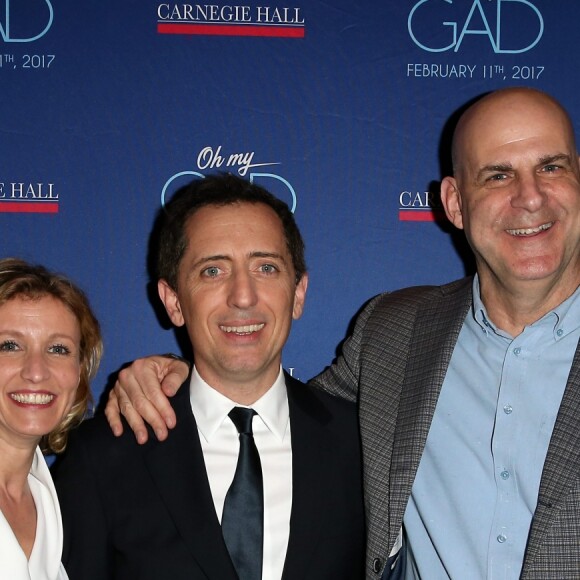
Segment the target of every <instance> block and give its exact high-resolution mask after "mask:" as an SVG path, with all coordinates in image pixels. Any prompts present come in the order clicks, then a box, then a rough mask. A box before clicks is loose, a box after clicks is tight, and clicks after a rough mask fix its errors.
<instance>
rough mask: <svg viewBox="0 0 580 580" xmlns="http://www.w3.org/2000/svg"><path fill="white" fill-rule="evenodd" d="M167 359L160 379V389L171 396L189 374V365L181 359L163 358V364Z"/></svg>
mask: <svg viewBox="0 0 580 580" xmlns="http://www.w3.org/2000/svg"><path fill="white" fill-rule="evenodd" d="M167 361H169V364H168V365H167V367H166V369H165V372H166V375H165V377H163V380H162V381H161V389H162V390H163V392H164V393H165V394H166V395H167V396H168V397H173V395H175V393H177V391H178V389H179V387H181V385H183V383H184V382H185V379H187V377H188V375H189V365H188V364H187V363H186V362H184V361H183V360H182V359H164V361H163V362H164V364H166V363H167Z"/></svg>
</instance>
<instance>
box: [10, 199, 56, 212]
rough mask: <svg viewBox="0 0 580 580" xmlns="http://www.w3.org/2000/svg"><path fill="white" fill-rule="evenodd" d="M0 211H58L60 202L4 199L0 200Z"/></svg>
mask: <svg viewBox="0 0 580 580" xmlns="http://www.w3.org/2000/svg"><path fill="white" fill-rule="evenodd" d="M0 213H58V203H52V202H36V203H35V202H26V201H3V202H0Z"/></svg>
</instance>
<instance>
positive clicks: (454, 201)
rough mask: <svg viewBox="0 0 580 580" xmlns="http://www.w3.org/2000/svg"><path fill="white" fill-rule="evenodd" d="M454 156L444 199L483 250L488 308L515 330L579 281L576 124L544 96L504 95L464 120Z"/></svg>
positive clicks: (479, 253) (482, 103) (480, 263)
mask: <svg viewBox="0 0 580 580" xmlns="http://www.w3.org/2000/svg"><path fill="white" fill-rule="evenodd" d="M453 160H454V177H445V178H444V179H443V180H442V182H441V203H442V204H443V207H444V208H445V212H446V214H447V217H448V218H449V220H450V221H451V223H453V224H454V225H455V226H456V227H458V228H460V229H463V230H464V231H465V235H466V238H467V241H468V242H469V245H470V246H471V249H472V250H473V253H474V254H475V261H476V266H477V273H478V275H479V281H480V292H481V296H482V299H483V302H484V304H485V306H486V308H487V310H488V314H490V315H491V319H492V320H493V321H494V322H495V323H496V324H498V323H499V324H500V326H501V328H502V329H503V330H505V331H507V332H509V333H511V334H512V336H516V335H517V334H518V333H519V332H521V330H522V328H523V326H525V325H526V324H530V323H531V322H534V321H535V320H539V318H540V317H541V316H543V314H545V313H546V312H548V311H549V310H550V309H552V308H554V307H556V306H557V305H558V304H560V303H561V302H563V300H565V299H566V298H568V297H569V296H571V295H572V293H573V292H574V291H575V290H576V288H578V286H579V285H580V167H579V164H578V153H577V151H576V143H575V139H574V131H573V129H572V123H571V122H570V118H569V116H568V114H567V113H566V111H565V110H564V109H563V108H562V106H561V105H560V104H559V103H558V102H557V101H556V100H555V99H553V98H552V97H550V96H549V95H547V94H545V93H542V92H540V91H537V90H534V89H527V88H510V89H504V90H501V91H496V92H494V93H491V94H489V95H487V96H485V97H484V98H482V99H481V100H479V101H478V102H477V103H475V104H474V105H473V106H471V107H470V108H469V109H468V110H467V111H466V112H465V113H464V115H463V116H462V117H461V119H460V120H459V123H458V124H457V128H456V130H455V135H454V140H453ZM524 297H525V298H524Z"/></svg>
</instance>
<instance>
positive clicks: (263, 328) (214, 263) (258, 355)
mask: <svg viewBox="0 0 580 580" xmlns="http://www.w3.org/2000/svg"><path fill="white" fill-rule="evenodd" d="M186 237H187V240H188V244H187V249H186V251H185V254H184V256H183V258H182V259H181V262H180V264H179V270H178V280H177V291H175V290H174V289H172V288H170V287H169V285H168V284H167V283H166V282H165V281H164V280H161V281H160V282H159V295H160V297H161V300H162V301H163V303H164V305H165V308H166V310H167V313H168V314H169V317H170V318H171V321H172V322H173V323H174V324H175V325H176V326H182V325H183V324H185V325H186V326H187V331H188V334H189V338H190V340H191V343H192V346H193V352H194V359H195V366H196V368H197V370H198V372H199V373H200V375H201V377H202V378H203V379H204V380H205V381H206V382H207V383H208V384H210V385H211V386H212V387H213V388H214V389H216V390H218V391H220V392H222V393H223V394H225V395H226V396H228V397H229V398H231V399H233V400H236V401H237V402H240V403H246V404H250V403H252V402H254V401H255V400H256V399H258V398H259V397H260V396H261V395H262V394H263V393H264V392H265V391H266V390H268V389H269V388H270V386H271V385H272V384H273V383H274V381H275V380H276V377H277V375H278V372H279V368H280V362H281V356H282V348H283V346H284V344H285V343H286V340H287V338H288V334H289V332H290V327H291V323H292V319H293V318H294V319H296V318H299V317H300V316H301V314H302V309H303V306H304V298H305V295H306V286H307V277H306V276H303V278H302V279H301V280H300V281H299V282H298V284H296V278H295V272H294V268H293V266H292V258H291V256H290V253H289V251H288V247H287V244H286V240H285V238H284V232H283V228H282V223H281V221H280V219H279V218H278V216H277V215H276V213H275V212H274V211H273V210H272V209H271V208H270V207H268V206H267V205H264V204H262V203H235V204H231V205H225V206H211V205H210V206H205V207H202V208H201V209H199V210H198V211H197V212H196V213H194V214H193V215H192V216H191V217H190V218H189V220H188V222H187V225H186Z"/></svg>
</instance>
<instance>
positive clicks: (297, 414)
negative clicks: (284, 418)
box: [283, 375, 332, 578]
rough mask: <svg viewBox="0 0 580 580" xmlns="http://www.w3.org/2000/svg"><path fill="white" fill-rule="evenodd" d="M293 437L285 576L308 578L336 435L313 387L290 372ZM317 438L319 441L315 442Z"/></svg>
mask: <svg viewBox="0 0 580 580" xmlns="http://www.w3.org/2000/svg"><path fill="white" fill-rule="evenodd" d="M286 386H287V391H288V405H289V407H290V425H291V437H292V513H291V517H290V538H289V541H288V550H287V552H286V561H285V564H284V574H283V577H284V578H304V577H306V570H307V566H308V562H309V560H310V554H311V553H312V551H313V550H314V549H315V548H316V544H317V542H318V538H319V536H320V534H321V532H322V530H321V524H320V518H317V517H316V516H315V514H316V513H317V512H318V511H319V509H320V506H322V505H324V496H325V490H326V489H327V485H329V482H328V481H327V477H326V476H325V473H324V470H323V467H322V466H323V465H324V462H323V461H322V456H323V454H324V453H326V450H327V449H328V450H329V452H330V451H331V450H332V438H331V437H330V434H328V433H327V432H326V431H325V429H324V423H325V422H326V421H327V420H328V419H325V415H326V413H327V411H326V410H325V409H324V408H323V407H322V406H320V405H317V404H315V403H316V402H317V401H316V400H315V399H313V398H312V400H311V397H310V394H309V392H308V389H309V388H310V387H308V386H306V385H304V384H302V383H300V382H298V381H296V380H295V379H292V377H290V376H289V375H286ZM313 441H316V445H313V444H312V442H313Z"/></svg>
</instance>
